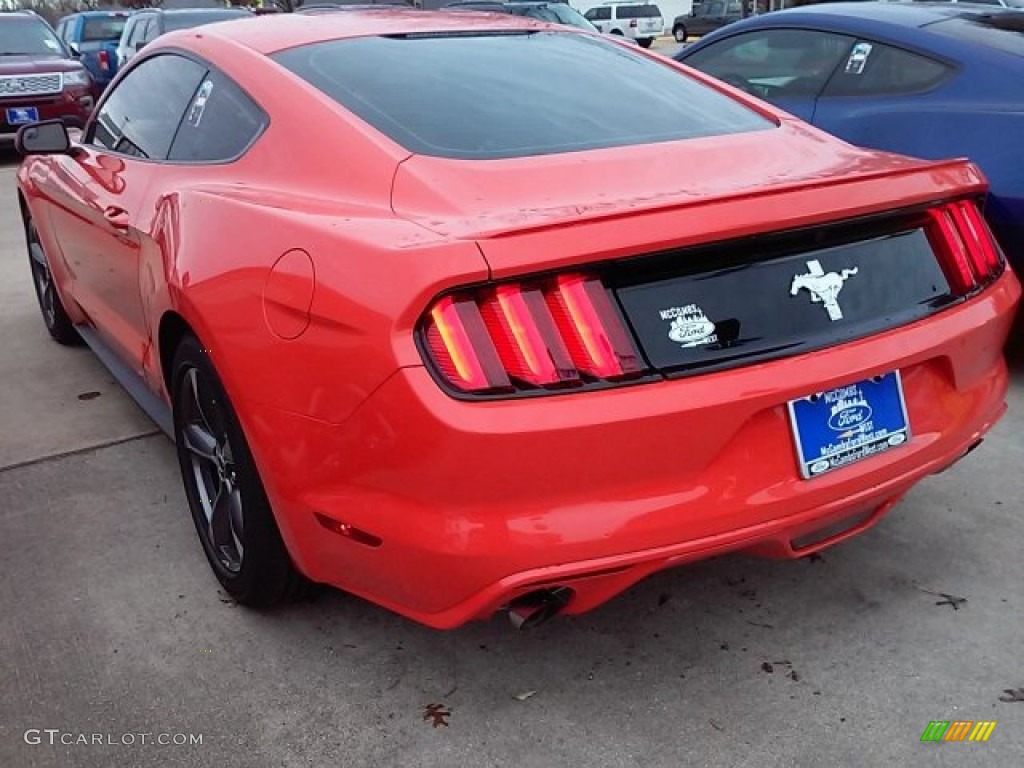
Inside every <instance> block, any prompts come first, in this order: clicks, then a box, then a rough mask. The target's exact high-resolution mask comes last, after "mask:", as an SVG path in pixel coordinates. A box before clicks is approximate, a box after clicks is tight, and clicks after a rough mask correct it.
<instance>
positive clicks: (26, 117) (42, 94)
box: [0, 11, 97, 143]
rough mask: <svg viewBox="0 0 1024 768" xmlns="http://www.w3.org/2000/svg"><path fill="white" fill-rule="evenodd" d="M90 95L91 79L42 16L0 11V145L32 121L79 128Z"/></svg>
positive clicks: (86, 115) (92, 98)
mask: <svg viewBox="0 0 1024 768" xmlns="http://www.w3.org/2000/svg"><path fill="white" fill-rule="evenodd" d="M96 96H97V91H96V86H95V83H93V79H92V76H91V75H90V74H89V72H88V71H87V70H86V69H85V67H83V66H82V63H81V62H80V61H78V59H77V58H76V57H75V55H74V52H73V51H71V50H70V49H69V48H68V47H67V46H66V45H65V44H64V42H63V41H62V40H61V39H60V38H58V37H57V34H56V33H55V32H54V30H53V29H52V28H51V27H50V25H49V24H47V23H46V21H44V20H43V18H42V17H40V16H37V15H36V14H35V13H32V12H31V11H12V12H8V13H0V141H3V142H5V143H6V142H10V141H12V140H13V139H14V136H15V134H16V133H17V131H18V129H19V128H20V127H21V126H22V125H25V124H26V123H32V122H36V121H37V120H50V119H57V118H59V119H61V120H63V121H64V123H65V124H66V125H68V126H70V127H75V128H82V127H83V126H84V125H85V121H86V120H87V119H88V118H89V115H90V113H91V112H92V108H93V105H94V104H95V99H96Z"/></svg>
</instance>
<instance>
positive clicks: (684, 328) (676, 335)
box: [668, 320, 715, 345]
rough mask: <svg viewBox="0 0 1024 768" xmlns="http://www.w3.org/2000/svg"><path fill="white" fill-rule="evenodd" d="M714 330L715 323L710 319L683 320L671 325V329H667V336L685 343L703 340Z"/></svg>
mask: <svg viewBox="0 0 1024 768" xmlns="http://www.w3.org/2000/svg"><path fill="white" fill-rule="evenodd" d="M714 332H715V324H714V323H712V322H711V321H710V320H689V321H685V320H684V321H680V322H678V323H677V324H676V325H675V326H673V328H672V330H670V331H669V334H668V337H669V338H670V339H672V341H675V342H677V343H679V344H684V345H685V344H689V343H690V342H701V341H704V340H705V339H707V337H708V336H710V335H711V334H713V333H714Z"/></svg>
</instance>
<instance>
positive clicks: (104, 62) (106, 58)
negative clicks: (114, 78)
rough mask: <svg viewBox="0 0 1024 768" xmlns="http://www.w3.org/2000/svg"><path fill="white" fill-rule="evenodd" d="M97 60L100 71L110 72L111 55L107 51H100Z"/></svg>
mask: <svg viewBox="0 0 1024 768" xmlns="http://www.w3.org/2000/svg"><path fill="white" fill-rule="evenodd" d="M96 60H97V61H98V62H99V65H100V69H102V70H103V71H104V72H107V71H109V70H110V54H109V53H108V52H107V51H100V52H99V53H97V54H96Z"/></svg>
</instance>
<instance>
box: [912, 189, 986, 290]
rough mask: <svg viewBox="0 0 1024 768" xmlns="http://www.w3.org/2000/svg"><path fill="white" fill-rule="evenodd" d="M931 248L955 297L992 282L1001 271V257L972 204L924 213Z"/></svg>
mask: <svg viewBox="0 0 1024 768" xmlns="http://www.w3.org/2000/svg"><path fill="white" fill-rule="evenodd" d="M928 216H929V218H930V220H931V221H930V224H931V226H930V234H931V237H932V242H933V245H934V246H935V249H936V251H937V252H938V254H939V258H940V260H941V261H942V266H943V269H944V271H945V273H946V278H947V279H948V280H949V283H950V286H951V287H952V288H953V292H954V293H955V294H956V295H959V296H963V295H965V294H968V293H971V292H973V291H974V290H976V289H978V288H981V287H983V286H985V285H987V284H988V283H990V282H992V280H994V279H995V278H996V277H998V276H999V274H1000V273H1001V272H1002V271H1003V265H1004V260H1003V255H1002V252H1001V251H1000V250H999V246H998V245H997V244H996V241H995V239H994V238H993V237H992V232H991V230H989V228H988V225H987V224H986V223H985V220H984V219H983V218H982V216H981V213H980V212H979V211H978V206H977V205H976V204H975V202H974V201H973V200H958V201H957V202H955V203H946V204H945V205H940V206H939V207H937V208H932V209H931V210H930V211H928Z"/></svg>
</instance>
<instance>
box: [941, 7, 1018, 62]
mask: <svg viewBox="0 0 1024 768" xmlns="http://www.w3.org/2000/svg"><path fill="white" fill-rule="evenodd" d="M928 30H929V31H930V32H937V33H938V34H940V35H946V36H947V37H955V38H958V39H960V40H970V41H971V42H973V43H981V44H982V45H987V46H988V47H989V48H995V49H997V50H1000V51H1006V52H1007V53H1015V54H1017V55H1018V56H1024V13H1020V12H1018V11H1005V12H1002V13H992V14H988V13H978V14H970V15H964V16H960V17H957V18H952V19H947V20H946V21H939V22H936V23H935V24H929V25H928Z"/></svg>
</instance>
